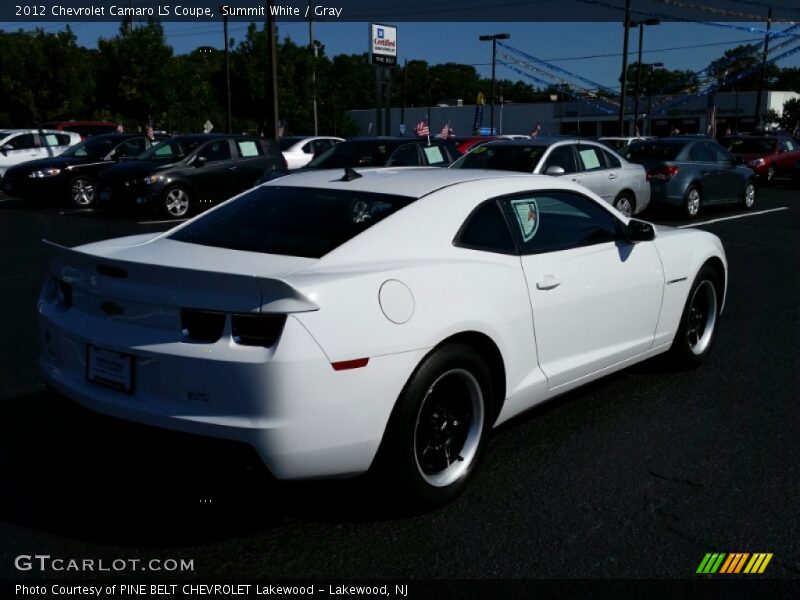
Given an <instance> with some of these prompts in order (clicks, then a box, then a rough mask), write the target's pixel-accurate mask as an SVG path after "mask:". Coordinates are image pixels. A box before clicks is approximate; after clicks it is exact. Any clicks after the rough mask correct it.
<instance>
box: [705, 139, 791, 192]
mask: <svg viewBox="0 0 800 600" xmlns="http://www.w3.org/2000/svg"><path fill="white" fill-rule="evenodd" d="M720 143H721V144H722V145H723V146H724V147H725V148H726V149H727V150H728V152H730V153H731V154H733V156H734V157H735V158H736V159H738V160H739V161H741V162H742V163H743V164H745V165H747V166H748V167H750V168H751V169H752V170H753V171H755V174H756V175H758V177H759V178H761V180H762V181H764V182H765V183H772V181H773V180H774V179H775V178H776V177H791V175H792V171H793V170H794V164H795V163H796V162H797V160H798V159H800V147H798V145H797V143H796V142H795V141H794V140H793V139H792V138H790V137H782V136H753V135H747V136H745V135H740V136H735V137H724V138H722V139H721V140H720Z"/></svg>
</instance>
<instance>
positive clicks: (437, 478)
mask: <svg viewBox="0 0 800 600" xmlns="http://www.w3.org/2000/svg"><path fill="white" fill-rule="evenodd" d="M493 403H494V399H493V394H492V384H491V378H490V376H489V371H488V369H487V367H486V364H485V363H484V362H483V360H482V359H481V358H480V356H478V354H477V353H476V352H475V351H474V350H473V349H472V348H471V347H469V346H466V345H464V344H457V343H454V344H448V345H446V346H443V347H441V348H439V349H437V350H435V351H434V352H432V353H431V354H429V355H428V356H427V357H426V358H425V359H424V360H423V361H422V363H421V364H420V365H419V367H418V368H417V370H416V371H415V372H414V374H413V375H412V376H411V378H410V379H409V380H408V382H407V383H406V386H405V388H404V389H403V391H402V393H401V394H400V397H399V399H398V402H397V405H396V406H395V409H394V411H393V413H392V417H391V419H390V421H389V426H388V428H387V431H386V435H385V437H384V440H383V443H382V445H381V450H380V453H379V457H378V462H377V465H378V470H379V472H378V474H379V475H380V476H381V477H382V479H383V480H384V484H385V485H386V486H387V487H388V488H389V489H393V490H395V491H396V492H397V497H401V498H404V499H407V500H408V501H409V503H410V504H412V505H413V506H424V507H431V506H440V505H442V504H445V503H447V502H449V501H450V500H452V499H454V498H455V497H457V496H458V495H459V494H460V493H461V492H463V490H464V489H465V488H466V486H467V483H468V481H469V479H470V477H471V475H472V473H473V472H474V470H475V466H476V465H477V463H478V460H479V458H480V455H481V453H482V450H483V446H484V442H485V438H486V432H487V430H488V428H489V427H490V425H491V417H492V416H493V415H494V412H493V408H492V407H493Z"/></svg>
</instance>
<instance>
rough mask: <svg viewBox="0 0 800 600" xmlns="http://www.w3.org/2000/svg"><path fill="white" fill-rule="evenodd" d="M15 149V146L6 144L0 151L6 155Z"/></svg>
mask: <svg viewBox="0 0 800 600" xmlns="http://www.w3.org/2000/svg"><path fill="white" fill-rule="evenodd" d="M13 149H14V146H12V145H11V144H6V145H5V146H3V147H2V148H0V150H2V151H3V154H5V153H6V152H11V151H12V150H13Z"/></svg>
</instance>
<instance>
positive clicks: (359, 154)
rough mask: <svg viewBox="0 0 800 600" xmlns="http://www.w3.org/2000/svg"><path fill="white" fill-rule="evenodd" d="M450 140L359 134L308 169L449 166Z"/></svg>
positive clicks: (336, 146)
mask: <svg viewBox="0 0 800 600" xmlns="http://www.w3.org/2000/svg"><path fill="white" fill-rule="evenodd" d="M448 146H449V144H448V142H446V141H444V140H437V139H431V141H430V144H429V143H428V140H427V139H426V138H416V139H415V138H403V137H357V138H351V139H349V140H345V141H344V142H340V143H339V144H336V145H335V146H334V147H333V148H331V149H330V150H327V151H326V152H324V153H323V154H320V155H319V156H317V157H316V158H314V159H313V160H312V161H311V162H309V163H308V165H307V168H309V169H341V168H343V167H419V166H430V167H446V166H447V165H449V164H450V163H451V162H453V158H454V157H453V155H452V153H451V150H450V149H449V147H448Z"/></svg>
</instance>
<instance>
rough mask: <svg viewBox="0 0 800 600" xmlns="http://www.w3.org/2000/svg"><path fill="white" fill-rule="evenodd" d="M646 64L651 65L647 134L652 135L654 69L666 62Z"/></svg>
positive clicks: (648, 86) (648, 89)
mask: <svg viewBox="0 0 800 600" xmlns="http://www.w3.org/2000/svg"><path fill="white" fill-rule="evenodd" d="M644 66H646V67H650V77H648V78H647V135H651V134H652V133H653V120H652V118H651V116H650V113H651V112H652V110H653V71H654V70H655V69H656V68H657V67H663V66H664V63H662V62H656V63H649V64H647V65H644Z"/></svg>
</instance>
